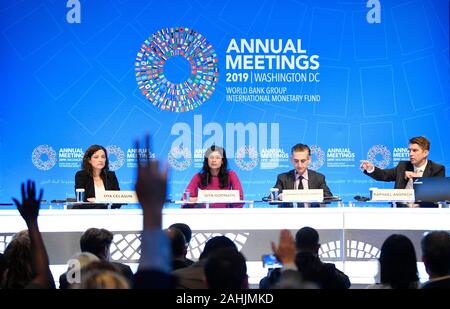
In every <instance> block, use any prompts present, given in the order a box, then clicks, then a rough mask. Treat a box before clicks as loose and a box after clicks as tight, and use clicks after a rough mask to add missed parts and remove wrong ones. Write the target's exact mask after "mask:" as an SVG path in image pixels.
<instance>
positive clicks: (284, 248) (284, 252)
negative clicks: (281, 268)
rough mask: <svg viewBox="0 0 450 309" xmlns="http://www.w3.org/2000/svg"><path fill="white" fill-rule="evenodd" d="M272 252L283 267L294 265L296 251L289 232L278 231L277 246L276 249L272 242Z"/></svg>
mask: <svg viewBox="0 0 450 309" xmlns="http://www.w3.org/2000/svg"><path fill="white" fill-rule="evenodd" d="M272 250H273V253H274V254H275V256H276V257H277V258H278V260H280V261H281V263H282V264H283V265H285V264H288V263H294V261H295V254H296V252H297V249H296V247H295V240H294V237H293V236H292V234H291V232H290V231H289V230H281V231H280V241H279V245H278V247H277V246H276V245H275V243H274V242H273V241H272Z"/></svg>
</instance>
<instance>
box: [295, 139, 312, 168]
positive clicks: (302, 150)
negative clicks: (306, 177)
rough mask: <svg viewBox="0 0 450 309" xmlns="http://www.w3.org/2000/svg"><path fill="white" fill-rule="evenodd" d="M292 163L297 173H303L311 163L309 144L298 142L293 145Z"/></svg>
mask: <svg viewBox="0 0 450 309" xmlns="http://www.w3.org/2000/svg"><path fill="white" fill-rule="evenodd" d="M291 163H292V165H294V168H295V170H296V171H297V173H298V174H300V175H303V173H304V172H305V171H306V169H307V168H308V165H309V164H310V163H311V149H309V147H308V145H305V144H297V145H295V146H294V147H292V150H291Z"/></svg>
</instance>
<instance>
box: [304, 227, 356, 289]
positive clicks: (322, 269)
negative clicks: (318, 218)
mask: <svg viewBox="0 0 450 309" xmlns="http://www.w3.org/2000/svg"><path fill="white" fill-rule="evenodd" d="M295 242H296V246H297V248H298V252H297V255H296V257H295V265H297V269H298V271H299V272H300V274H301V275H302V278H303V280H305V281H310V282H313V283H316V284H317V285H318V286H319V287H320V288H322V289H348V288H349V287H350V285H351V284H350V280H349V278H348V276H347V275H346V274H344V273H343V272H342V271H340V270H339V269H337V268H336V266H335V265H334V264H332V263H323V262H322V261H321V260H320V258H319V248H320V244H319V233H318V232H317V231H316V230H315V229H313V228H312V227H303V228H301V229H300V230H298V231H297V234H296V235H295Z"/></svg>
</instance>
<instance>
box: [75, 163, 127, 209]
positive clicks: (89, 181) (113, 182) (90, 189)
mask: <svg viewBox="0 0 450 309" xmlns="http://www.w3.org/2000/svg"><path fill="white" fill-rule="evenodd" d="M102 179H103V184H104V185H105V190H117V191H119V190H120V188H119V182H118V181H117V177H116V173H114V172H111V171H109V172H106V175H102ZM76 189H84V190H85V193H84V201H85V202H87V199H88V198H91V197H95V188H94V178H93V177H92V176H89V175H88V173H87V171H84V170H82V171H78V172H77V173H76V174H75V190H76Z"/></svg>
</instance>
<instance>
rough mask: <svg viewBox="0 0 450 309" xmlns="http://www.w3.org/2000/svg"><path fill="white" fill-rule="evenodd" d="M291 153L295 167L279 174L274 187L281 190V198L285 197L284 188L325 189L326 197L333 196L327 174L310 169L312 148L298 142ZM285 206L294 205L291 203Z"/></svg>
mask: <svg viewBox="0 0 450 309" xmlns="http://www.w3.org/2000/svg"><path fill="white" fill-rule="evenodd" d="M291 153H292V155H291V162H292V164H293V165H294V169H293V170H291V171H289V172H287V173H282V174H279V175H278V177H277V183H276V184H275V186H274V188H278V190H279V193H280V194H279V198H280V199H281V200H282V199H283V190H284V189H288V190H292V189H300V190H301V189H323V195H324V197H330V196H333V194H332V193H331V191H330V189H329V188H328V186H327V183H326V181H325V176H324V175H323V174H320V173H317V172H315V171H313V170H310V169H308V165H309V164H310V163H311V150H310V149H309V147H308V145H305V144H297V145H295V146H294V147H292V150H291ZM285 206H286V207H292V205H290V204H288V205H285Z"/></svg>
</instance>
